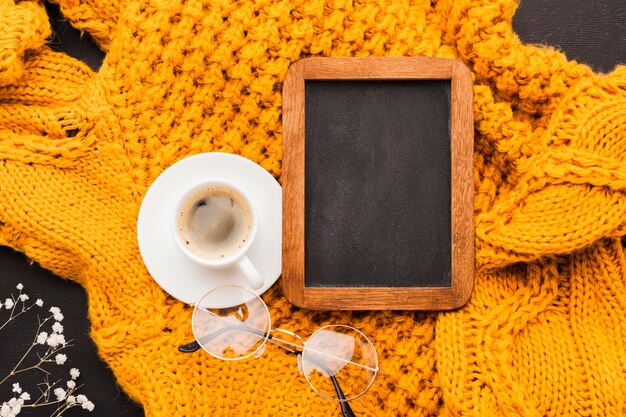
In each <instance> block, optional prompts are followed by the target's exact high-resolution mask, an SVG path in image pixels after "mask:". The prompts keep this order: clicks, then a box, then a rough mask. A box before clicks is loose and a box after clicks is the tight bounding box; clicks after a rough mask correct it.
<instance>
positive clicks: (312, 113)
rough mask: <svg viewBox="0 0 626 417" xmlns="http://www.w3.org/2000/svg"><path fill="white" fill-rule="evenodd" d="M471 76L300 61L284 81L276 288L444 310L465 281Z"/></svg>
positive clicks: (425, 62) (469, 264) (349, 301)
mask: <svg viewBox="0 0 626 417" xmlns="http://www.w3.org/2000/svg"><path fill="white" fill-rule="evenodd" d="M471 97H472V94H471V79H470V78H469V71H468V70H467V68H465V67H464V66H463V65H462V64H460V63H458V62H455V61H451V60H445V59H437V58H407V57H404V58H309V59H305V60H303V61H300V62H298V63H296V64H295V65H294V66H292V68H291V69H290V71H289V73H288V76H287V78H286V80H285V84H284V87H283V143H284V160H283V178H282V180H283V288H284V290H285V295H286V296H287V298H288V299H289V300H290V301H291V302H293V303H295V304H297V305H300V306H303V307H308V308H327V309H375V308H377V309H383V308H384V309H400V308H402V309H409V308H412V309H448V308H456V307H458V306H460V305H462V304H463V303H465V302H466V300H467V298H468V297H469V294H470V292H471V287H472V283H473V225H472V215H473V207H472V204H473V192H472V141H473V135H472V132H473V129H472V113H471V111H472V110H471V109H472V107H471V106H472V102H471V100H472V98H471Z"/></svg>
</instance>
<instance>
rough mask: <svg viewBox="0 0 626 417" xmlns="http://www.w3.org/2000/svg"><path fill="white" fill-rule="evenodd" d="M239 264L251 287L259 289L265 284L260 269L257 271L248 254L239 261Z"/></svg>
mask: <svg viewBox="0 0 626 417" xmlns="http://www.w3.org/2000/svg"><path fill="white" fill-rule="evenodd" d="M237 266H238V267H239V269H241V272H243V274H244V275H245V276H246V279H247V280H248V284H250V289H252V290H258V289H259V288H261V287H262V286H263V279H262V278H261V274H259V271H257V269H256V267H255V266H254V265H252V262H250V259H249V258H248V257H247V256H243V257H242V258H241V259H240V260H239V262H237Z"/></svg>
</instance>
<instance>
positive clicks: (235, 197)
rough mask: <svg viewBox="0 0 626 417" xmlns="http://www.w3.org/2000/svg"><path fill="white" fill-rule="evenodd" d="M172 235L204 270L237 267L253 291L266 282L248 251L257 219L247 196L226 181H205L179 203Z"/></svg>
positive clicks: (173, 222) (185, 252)
mask: <svg viewBox="0 0 626 417" xmlns="http://www.w3.org/2000/svg"><path fill="white" fill-rule="evenodd" d="M172 217H173V221H172V232H173V235H174V240H175V241H176V244H177V245H178V247H179V248H180V250H181V251H182V252H183V253H184V254H185V255H186V256H187V257H188V258H189V259H190V260H191V261H193V262H195V263H196V264H198V265H201V266H203V267H205V268H210V269H220V268H228V267H233V266H236V267H238V268H239V269H240V270H241V272H242V273H243V275H244V276H245V279H246V281H247V284H248V286H249V287H250V288H251V289H254V290H256V289H259V288H261V287H262V286H263V279H262V278H261V275H260V274H259V272H258V270H257V268H256V267H255V266H254V265H253V264H252V262H251V261H250V259H249V257H248V256H247V252H248V250H249V249H250V246H251V245H252V242H253V241H254V238H255V236H256V231H257V216H256V211H255V209H254V206H253V205H252V203H251V202H250V199H249V198H248V197H247V196H246V194H245V193H244V192H243V191H242V190H241V189H239V188H238V187H236V186H235V185H234V184H231V183H229V182H225V181H203V182H200V183H197V184H195V185H193V186H192V187H190V188H189V190H188V191H187V192H186V193H185V194H184V195H183V197H182V198H181V199H180V200H179V202H178V204H176V208H175V211H174V214H173V216H172Z"/></svg>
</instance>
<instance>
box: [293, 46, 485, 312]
mask: <svg viewBox="0 0 626 417" xmlns="http://www.w3.org/2000/svg"><path fill="white" fill-rule="evenodd" d="M307 80H351V81H354V80H450V83H451V87H450V111H451V114H450V138H451V143H450V155H451V164H450V167H451V172H450V176H451V190H450V193H451V199H450V201H451V204H452V207H451V211H450V212H451V213H452V216H451V240H452V242H451V249H452V253H451V261H452V262H451V275H452V276H451V286H450V287H306V286H305V276H304V273H305V244H306V236H305V232H304V231H305V206H304V205H305V195H304V194H305V181H306V173H305V111H306V109H305V82H306V81H307ZM472 100H473V95H472V79H471V75H470V72H469V69H468V68H467V67H466V66H465V65H463V64H462V63H460V62H458V61H454V60H450V59H443V58H429V57H378V58H307V59H303V60H300V61H298V62H296V63H294V64H293V65H292V66H291V68H290V69H289V72H288V74H287V77H286V79H285V81H284V84H283V147H284V148H283V149H284V152H283V172H282V185H283V257H282V264H283V265H282V284H283V291H284V294H285V296H286V297H287V299H289V301H290V302H292V303H293V304H295V305H297V306H300V307H305V308H311V309H329V310H339V309H341V310H363V309H390V310H398V309H400V310H406V309H411V310H447V309H455V308H458V307H460V306H462V305H463V304H465V303H466V302H467V300H468V299H469V296H470V294H471V291H472V288H473V282H474V226H473V214H474V210H473V203H474V201H473V199H474V194H473V109H472Z"/></svg>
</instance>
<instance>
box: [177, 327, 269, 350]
mask: <svg viewBox="0 0 626 417" xmlns="http://www.w3.org/2000/svg"><path fill="white" fill-rule="evenodd" d="M234 328H237V329H242V330H245V331H247V332H250V333H254V334H256V335H258V336H261V337H267V338H268V339H271V338H272V335H271V334H267V333H265V332H264V331H261V330H257V329H255V328H252V327H248V326H245V325H243V324H233V325H231V326H225V327H222V328H221V329H218V330H216V331H214V332H213V333H210V334H207V335H206V336H203V337H201V338H200V343H207V342H209V341H211V339H213V338H215V337H217V336H219V335H221V334H222V333H226V332H227V331H229V330H232V329H234ZM200 343H198V341H196V340H194V341H193V342H189V343H185V344H184V345H180V346H178V351H179V352H182V353H193V352H195V351H197V350H198V349H200Z"/></svg>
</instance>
